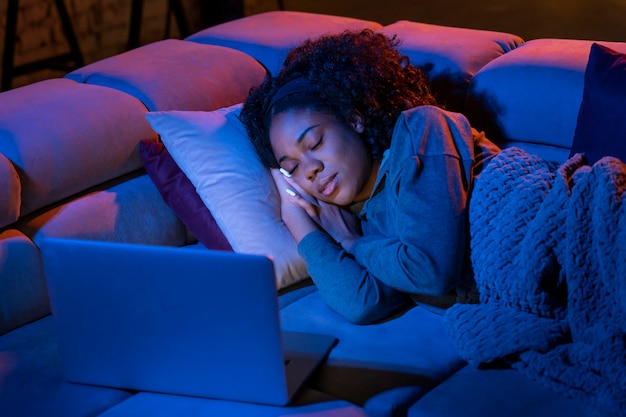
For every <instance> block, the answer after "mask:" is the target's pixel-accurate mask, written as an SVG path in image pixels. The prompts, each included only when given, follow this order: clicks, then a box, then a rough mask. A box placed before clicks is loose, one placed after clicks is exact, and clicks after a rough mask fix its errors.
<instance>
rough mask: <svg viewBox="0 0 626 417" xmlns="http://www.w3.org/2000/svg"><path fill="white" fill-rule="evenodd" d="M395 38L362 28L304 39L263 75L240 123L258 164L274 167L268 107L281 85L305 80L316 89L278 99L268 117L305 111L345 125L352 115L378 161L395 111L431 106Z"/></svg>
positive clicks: (431, 99) (427, 92)
mask: <svg viewBox="0 0 626 417" xmlns="http://www.w3.org/2000/svg"><path fill="white" fill-rule="evenodd" d="M399 43H400V42H399V40H398V39H397V38H396V37H389V36H386V35H384V34H382V33H378V32H374V31H372V30H369V29H366V30H362V31H345V32H343V33H340V34H336V35H325V36H322V37H320V38H317V39H313V40H308V41H306V42H304V43H303V44H301V45H300V46H298V47H296V48H294V49H292V50H291V51H290V52H289V54H288V55H287V58H286V59H285V62H284V64H283V67H282V69H281V71H280V72H279V73H278V75H277V76H276V77H272V76H271V75H268V76H267V77H266V79H265V80H264V82H263V83H262V84H261V85H259V86H257V87H254V88H253V89H252V90H251V91H250V94H249V96H248V98H247V100H246V102H245V103H244V106H243V109H242V111H241V116H240V118H241V121H242V123H243V124H244V126H245V128H246V131H247V133H248V135H249V136H250V138H251V140H252V142H253V143H254V145H255V147H256V149H257V152H258V154H259V156H260V157H261V159H262V160H263V162H264V163H265V164H266V165H267V166H270V167H277V166H278V164H277V162H276V160H275V158H274V155H273V153H272V148H271V144H270V140H269V122H270V118H271V117H268V114H267V113H268V108H267V107H268V103H269V102H270V100H271V99H272V97H273V96H274V94H275V93H276V91H278V89H280V88H281V87H282V86H283V85H285V84H286V83H288V82H289V81H291V80H294V79H296V78H306V79H307V80H308V81H310V82H311V83H312V84H313V85H315V87H316V93H311V91H307V92H303V93H302V94H292V95H290V96H288V97H285V98H283V99H281V100H278V101H277V102H276V103H275V104H274V105H272V107H271V109H269V113H270V114H269V116H272V115H275V114H277V113H280V112H282V111H286V110H293V109H302V108H307V109H311V110H314V111H320V112H325V113H328V114H333V115H335V116H336V117H337V118H338V120H340V121H342V122H344V123H348V121H349V117H350V116H351V115H354V114H355V112H356V113H357V114H359V115H360V116H361V117H362V119H363V125H364V128H365V131H364V133H363V135H362V138H363V140H364V141H365V143H366V146H367V147H368V149H369V151H370V154H371V155H372V157H373V158H374V159H380V158H381V157H382V153H383V152H384V151H385V150H386V149H387V148H388V147H389V143H390V141H391V136H392V133H393V129H394V126H395V123H396V120H397V119H398V117H399V115H400V113H401V112H402V111H404V110H407V109H409V108H411V107H416V106H420V105H426V104H432V105H434V104H436V100H435V98H434V96H433V95H432V93H431V91H430V87H429V85H428V83H427V80H426V77H425V75H424V74H423V72H422V71H421V70H420V69H419V68H417V67H415V66H414V65H412V64H411V63H410V61H409V58H408V57H407V56H405V55H402V54H400V52H399V51H398V49H397V46H398V44H399Z"/></svg>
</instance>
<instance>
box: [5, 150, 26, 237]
mask: <svg viewBox="0 0 626 417" xmlns="http://www.w3.org/2000/svg"><path fill="white" fill-rule="evenodd" d="M21 193H22V184H20V177H19V175H17V171H15V167H14V166H13V164H12V163H11V161H9V160H8V159H7V158H6V156H4V155H2V154H0V228H2V227H4V226H6V225H8V224H11V223H13V222H14V221H16V220H17V219H18V218H19V217H20V204H21V201H22V196H21Z"/></svg>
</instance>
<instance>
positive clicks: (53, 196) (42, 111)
mask: <svg viewBox="0 0 626 417" xmlns="http://www.w3.org/2000/svg"><path fill="white" fill-rule="evenodd" d="M145 113H146V109H145V107H144V106H143V105H142V104H141V102H140V101H138V100H137V99H135V98H134V97H131V96H129V95H127V94H123V93H120V92H119V91H116V90H113V89H110V88H105V87H100V86H95V85H86V84H79V83H76V82H74V81H70V80H67V79H63V78H58V79H49V80H45V81H40V82H38V83H34V84H30V85H27V86H24V87H21V88H16V89H13V90H9V91H6V92H4V93H2V96H1V97H0V125H1V126H2V129H1V130H0V153H3V154H4V155H5V156H6V157H7V158H8V159H9V160H11V162H12V163H13V165H14V166H15V168H16V171H17V173H18V174H19V176H20V179H21V184H22V204H21V210H20V211H21V215H22V216H24V215H26V214H29V213H31V212H33V211H34V210H36V209H39V208H42V207H44V206H46V205H48V204H51V203H55V202H57V201H59V200H61V199H63V198H65V197H68V196H71V195H72V194H75V193H77V192H80V191H83V190H85V189H87V188H89V187H92V186H94V185H97V184H100V183H103V182H105V181H108V180H110V179H113V178H116V177H118V176H120V175H123V174H126V173H128V172H131V171H133V170H136V169H138V168H141V166H142V163H141V158H140V157H139V146H138V144H139V142H140V141H141V140H142V139H151V140H156V139H157V138H156V134H155V133H154V131H153V130H152V129H150V125H149V124H148V123H147V122H146V120H145V117H144V115H145Z"/></svg>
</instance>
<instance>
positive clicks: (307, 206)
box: [285, 188, 319, 222]
mask: <svg viewBox="0 0 626 417" xmlns="http://www.w3.org/2000/svg"><path fill="white" fill-rule="evenodd" d="M285 192H286V193H287V194H288V197H287V198H288V199H289V201H291V202H292V203H294V204H297V205H298V206H300V207H301V208H302V209H304V211H306V213H307V214H308V215H309V217H311V218H312V219H314V220H315V221H316V222H318V221H319V207H318V206H317V205H315V204H313V203H312V202H311V201H309V200H307V199H305V198H304V197H302V196H301V195H300V194H298V193H297V192H296V191H294V190H293V189H292V188H286V189H285Z"/></svg>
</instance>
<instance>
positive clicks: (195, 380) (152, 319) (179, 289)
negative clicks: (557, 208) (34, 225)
mask: <svg viewBox="0 0 626 417" xmlns="http://www.w3.org/2000/svg"><path fill="white" fill-rule="evenodd" d="M40 248H41V253H42V258H43V264H44V270H45V274H46V280H47V284H48V289H49V293H50V301H51V307H52V313H53V316H54V318H55V320H56V325H57V328H58V343H59V350H60V353H61V360H62V364H63V370H64V373H65V376H66V379H68V380H69V381H72V382H77V383H83V384H92V385H100V386H109V387H117V388H123V389H128V390H137V391H149V392H158V393H167V394H178V395H188V396H197V397H206V398H213V399H222V400H232V401H242V402H251V403H259V404H267V405H286V404H288V403H289V402H290V401H291V399H292V398H293V396H294V394H295V393H296V392H297V391H298V389H299V388H300V387H301V386H302V385H303V383H304V381H305V380H306V378H307V377H308V376H309V375H310V374H311V373H312V372H313V371H314V370H315V369H316V368H317V367H318V366H319V365H320V364H321V363H322V361H323V360H324V358H325V357H326V355H327V354H328V352H329V351H330V350H331V349H332V347H333V346H334V344H335V343H336V339H335V338H334V337H332V336H329V335H322V334H309V333H296V332H285V331H281V327H280V317H279V310H278V296H277V289H276V283H275V279H274V267H273V264H272V261H271V260H270V259H269V258H267V257H264V256H258V255H244V254H237V253H232V252H222V251H211V250H208V249H204V248H197V247H191V248H186V247H182V248H177V247H165V246H150V245H140V244H127V243H112V242H95V241H86V240H74V239H56V238H47V239H43V240H42V242H41V245H40Z"/></svg>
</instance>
